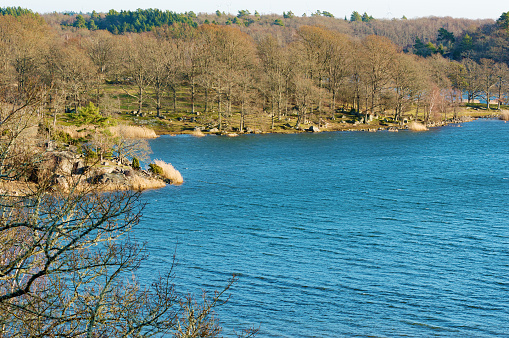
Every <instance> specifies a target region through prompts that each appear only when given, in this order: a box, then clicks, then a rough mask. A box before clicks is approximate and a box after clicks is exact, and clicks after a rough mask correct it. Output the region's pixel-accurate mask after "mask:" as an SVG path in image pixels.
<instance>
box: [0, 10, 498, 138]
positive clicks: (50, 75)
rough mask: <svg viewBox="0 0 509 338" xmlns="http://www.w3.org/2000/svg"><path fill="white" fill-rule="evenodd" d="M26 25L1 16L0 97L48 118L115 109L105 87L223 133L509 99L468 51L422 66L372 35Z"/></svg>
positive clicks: (447, 36) (486, 63) (444, 36)
mask: <svg viewBox="0 0 509 338" xmlns="http://www.w3.org/2000/svg"><path fill="white" fill-rule="evenodd" d="M140 13H141V12H140ZM239 15H240V17H245V16H249V15H250V14H248V13H247V12H241V13H239ZM215 16H216V18H222V16H223V14H222V13H219V15H218V14H217V13H216V14H215ZM321 18H322V19H331V18H327V17H321ZM34 20H35V19H33V18H31V17H30V16H26V17H19V18H18V19H17V20H11V19H9V16H4V19H3V20H2V25H3V26H4V27H5V28H3V30H2V31H3V32H12V34H13V35H11V36H9V34H7V33H4V37H5V40H3V41H4V42H3V43H2V44H0V46H3V47H2V48H0V53H2V58H1V62H2V69H3V72H2V73H1V74H2V75H1V77H2V78H1V79H0V81H1V82H2V83H3V84H4V93H10V92H13V91H19V90H22V89H23V88H25V87H26V86H27V85H33V84H34V83H37V84H38V85H40V86H41V88H45V89H44V90H45V91H46V93H47V95H46V96H45V98H46V101H45V102H44V107H45V108H46V110H47V111H48V112H50V113H51V114H53V115H54V116H55V117H56V116H57V115H58V114H61V113H63V112H64V111H66V110H69V109H73V110H77V108H78V107H80V106H83V105H86V104H87V103H88V102H89V101H93V102H94V103H95V104H96V105H97V106H99V107H100V108H101V110H102V111H118V110H119V107H118V104H117V105H116V106H117V108H114V106H115V105H112V98H111V96H110V95H109V94H108V92H107V91H105V86H104V84H105V83H109V84H110V86H111V85H113V86H115V87H116V88H117V89H118V90H121V91H122V92H123V93H124V94H125V95H126V96H127V98H130V100H131V102H133V103H136V105H137V109H136V111H137V112H138V113H141V112H143V111H147V110H155V111H156V113H157V115H158V116H162V114H164V112H173V113H177V112H179V111H183V110H185V111H188V112H189V113H191V114H196V113H198V112H199V113H201V114H203V115H204V116H209V119H210V121H211V123H215V124H217V126H218V127H219V128H220V129H223V128H224V129H227V128H232V127H233V126H232V124H231V120H232V116H236V119H237V117H238V118H239V120H240V122H238V123H239V124H238V125H236V126H235V128H237V129H240V130H244V128H245V127H246V122H245V121H246V118H247V117H248V116H253V115H256V114H269V115H270V116H271V117H272V118H271V119H272V124H275V123H282V122H283V121H284V120H285V118H286V117H288V116H294V117H296V118H297V125H299V124H301V123H303V122H304V121H307V120H310V119H315V120H320V119H322V120H326V119H334V118H336V117H337V114H338V112H339V111H351V110H352V111H355V112H357V113H359V114H362V115H364V116H366V115H368V114H370V115H378V114H382V115H387V114H392V115H393V116H394V118H395V119H396V120H401V119H402V117H403V115H404V114H405V113H408V112H410V111H412V112H413V114H415V116H416V117H418V118H420V119H423V120H426V121H429V120H430V119H432V118H434V119H437V118H438V119H441V118H445V117H447V116H448V115H447V114H448V113H449V112H452V113H454V111H455V108H454V107H456V106H457V105H458V104H459V103H460V102H461V101H462V99H463V96H462V95H461V94H462V93H466V92H468V98H467V100H468V101H471V100H473V99H479V98H482V97H484V98H488V97H489V98H492V97H493V95H494V94H497V95H496V96H497V100H498V102H500V103H503V102H505V100H506V96H507V95H506V93H507V77H508V75H507V66H506V63H505V62H501V61H498V60H496V59H491V58H484V57H480V56H481V55H480V54H473V53H472V54H469V53H465V54H464V58H463V59H462V60H461V62H459V61H455V60H452V59H450V58H447V56H448V54H447V53H445V52H444V53H443V54H442V53H431V54H429V55H426V56H427V57H426V58H425V57H424V56H425V55H422V56H419V55H412V53H405V52H404V51H402V50H401V48H400V47H399V46H397V45H396V44H395V43H393V42H392V41H391V40H390V39H388V38H387V37H383V36H378V35H369V36H366V37H364V38H362V39H357V38H354V37H352V36H350V35H347V34H343V33H340V32H338V31H336V30H334V29H329V28H326V27H317V26H306V25H303V26H299V27H298V28H296V29H294V30H293V29H292V31H293V33H292V36H291V37H286V35H285V32H286V31H287V30H288V28H286V27H279V28H275V26H271V27H272V29H271V30H270V31H261V32H258V33H256V34H249V32H251V33H253V32H252V31H250V30H249V29H248V27H245V26H235V25H214V24H201V25H199V26H198V27H196V25H195V24H193V25H190V24H188V23H173V24H172V25H163V26H161V27H154V28H153V29H152V30H151V31H150V32H144V33H127V32H126V33H125V34H121V35H114V34H111V33H110V32H109V31H106V30H96V31H91V30H88V29H74V31H73V30H67V31H62V30H54V29H52V28H51V26H49V25H48V24H45V23H44V22H38V24H34V23H33V21H34ZM290 20H291V19H290ZM339 21H342V22H343V21H344V20H339ZM375 21H378V20H375ZM348 24H349V23H348ZM499 31H500V32H502V31H501V30H499ZM14 32H16V33H14ZM438 34H439V35H440V39H441V41H443V42H444V44H445V45H449V44H451V45H452V44H453V43H456V37H455V36H454V35H453V34H451V32H449V31H448V30H446V29H441V30H439V32H438ZM0 41H2V38H0ZM474 50H475V49H474ZM502 60H503V59H502ZM495 89H496V90H495ZM165 102H166V103H165ZM168 102H171V105H168ZM449 116H451V114H449ZM236 123H237V122H236ZM272 127H273V126H272Z"/></svg>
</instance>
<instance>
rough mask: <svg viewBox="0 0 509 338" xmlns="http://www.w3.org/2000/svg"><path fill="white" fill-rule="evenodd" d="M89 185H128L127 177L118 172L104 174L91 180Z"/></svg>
mask: <svg viewBox="0 0 509 338" xmlns="http://www.w3.org/2000/svg"><path fill="white" fill-rule="evenodd" d="M89 183H94V184H113V185H124V184H126V177H125V176H124V175H123V174H121V173H118V172H111V173H103V174H99V175H97V176H93V177H91V178H89Z"/></svg>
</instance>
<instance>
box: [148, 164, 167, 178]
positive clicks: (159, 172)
mask: <svg viewBox="0 0 509 338" xmlns="http://www.w3.org/2000/svg"><path fill="white" fill-rule="evenodd" d="M148 170H149V171H151V172H153V173H154V174H156V175H161V176H163V168H161V167H160V166H158V165H157V164H154V163H150V164H149V165H148Z"/></svg>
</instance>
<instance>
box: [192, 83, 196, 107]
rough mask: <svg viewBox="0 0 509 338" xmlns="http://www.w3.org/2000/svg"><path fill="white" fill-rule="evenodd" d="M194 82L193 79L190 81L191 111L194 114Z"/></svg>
mask: <svg viewBox="0 0 509 338" xmlns="http://www.w3.org/2000/svg"><path fill="white" fill-rule="evenodd" d="M195 91H196V90H195V84H194V79H193V80H192V81H191V113H192V114H194V99H195Z"/></svg>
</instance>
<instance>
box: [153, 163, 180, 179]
mask: <svg viewBox="0 0 509 338" xmlns="http://www.w3.org/2000/svg"><path fill="white" fill-rule="evenodd" d="M154 163H155V164H156V165H158V166H159V167H161V169H162V170H163V173H162V174H161V176H163V177H164V178H166V179H168V180H170V182H171V184H182V183H184V179H183V178H182V175H181V174H180V172H179V171H178V170H177V169H175V168H174V167H173V166H172V165H171V164H170V163H166V162H164V161H161V160H154Z"/></svg>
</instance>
